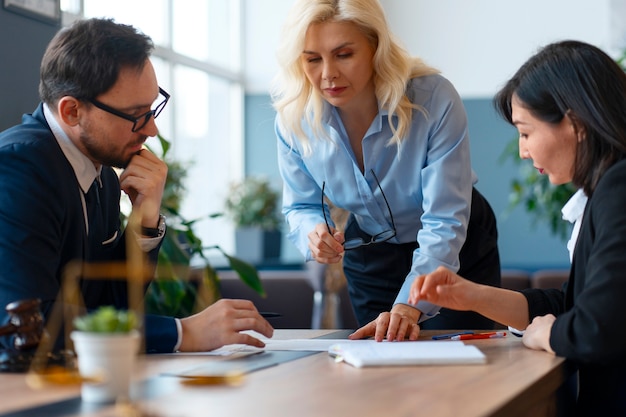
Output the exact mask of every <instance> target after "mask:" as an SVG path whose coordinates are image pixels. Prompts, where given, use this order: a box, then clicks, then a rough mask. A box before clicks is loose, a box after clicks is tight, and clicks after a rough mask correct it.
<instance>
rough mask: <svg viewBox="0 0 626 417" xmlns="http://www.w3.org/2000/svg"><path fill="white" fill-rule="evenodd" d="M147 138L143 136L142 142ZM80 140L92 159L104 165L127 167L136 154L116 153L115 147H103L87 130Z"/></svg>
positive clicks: (82, 133)
mask: <svg viewBox="0 0 626 417" xmlns="http://www.w3.org/2000/svg"><path fill="white" fill-rule="evenodd" d="M145 139H146V138H142V139H141V143H143V142H144V141H145ZM80 141H81V143H82V144H83V146H84V147H85V150H86V151H87V153H88V155H89V157H90V158H91V159H92V160H94V161H96V162H99V163H101V164H102V165H106V166H110V167H115V168H121V169H125V168H126V167H127V166H128V164H129V163H130V160H131V159H132V158H133V156H135V155H134V154H130V155H128V156H125V155H124V154H122V153H120V154H116V153H115V151H114V149H107V148H104V147H102V146H101V145H98V144H96V143H95V142H94V141H93V140H92V139H91V136H90V135H89V134H87V133H86V132H85V131H83V132H81V134H80Z"/></svg>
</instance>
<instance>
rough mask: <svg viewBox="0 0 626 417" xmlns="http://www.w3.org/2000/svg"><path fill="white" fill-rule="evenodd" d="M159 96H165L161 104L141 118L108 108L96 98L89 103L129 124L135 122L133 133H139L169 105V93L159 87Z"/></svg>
mask: <svg viewBox="0 0 626 417" xmlns="http://www.w3.org/2000/svg"><path fill="white" fill-rule="evenodd" d="M159 94H160V95H162V96H163V100H162V101H161V102H159V104H157V105H156V106H155V107H154V109H152V110H150V111H148V112H146V113H144V114H142V115H140V116H132V115H130V114H126V113H124V112H121V111H119V110H116V109H114V108H113V107H111V106H107V105H106V104H104V103H102V102H100V101H98V100H96V99H95V98H91V99H89V100H88V101H89V102H90V103H91V104H93V105H94V106H96V107H97V108H99V109H100V110H104V111H105V112H107V113H111V114H113V115H115V116H117V117H121V118H122V119H126V120H128V121H129V122H133V128H132V131H133V132H137V131H139V130H141V129H143V128H144V127H145V126H146V125H147V124H148V122H149V121H150V118H151V117H154V118H155V119H156V118H157V117H158V116H159V114H161V112H162V111H163V109H164V108H165V105H166V104H167V102H168V100H169V99H170V95H169V94H168V93H167V91H165V90H164V89H162V88H161V87H159Z"/></svg>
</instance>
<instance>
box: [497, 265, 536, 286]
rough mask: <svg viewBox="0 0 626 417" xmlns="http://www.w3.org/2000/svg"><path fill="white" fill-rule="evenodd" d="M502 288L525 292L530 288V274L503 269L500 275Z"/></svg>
mask: <svg viewBox="0 0 626 417" xmlns="http://www.w3.org/2000/svg"><path fill="white" fill-rule="evenodd" d="M501 276H502V283H501V286H502V288H506V289H508V290H517V291H521V290H525V289H526V288H530V272H528V271H524V270H522V269H503V270H502V273H501Z"/></svg>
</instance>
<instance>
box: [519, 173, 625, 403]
mask: <svg viewBox="0 0 626 417" xmlns="http://www.w3.org/2000/svg"><path fill="white" fill-rule="evenodd" d="M524 294H525V295H526V297H527V299H528V300H529V307H530V311H529V312H530V317H531V319H532V318H533V317H535V316H538V315H544V314H547V313H552V314H555V315H556V316H557V320H556V321H555V323H554V325H553V327H552V332H551V334H550V346H551V347H552V349H553V350H554V351H555V352H556V354H557V355H558V356H563V357H565V358H568V359H570V360H571V361H572V362H573V363H575V364H576V365H577V366H578V371H579V384H580V388H579V397H578V406H577V409H576V411H577V414H579V415H599V414H603V415H626V324H625V323H626V161H621V162H618V163H616V164H615V165H613V166H612V167H611V168H610V169H609V170H608V171H607V172H606V173H605V174H604V176H603V177H602V179H601V180H600V181H599V183H598V186H597V188H596V190H595V191H594V193H593V196H592V198H591V199H589V201H588V202H587V206H586V208H585V214H584V217H583V223H582V226H581V229H580V234H579V236H578V240H577V242H576V248H575V250H574V258H573V262H572V268H571V272H570V277H569V281H568V283H567V284H566V285H565V286H564V291H558V290H548V291H540V290H527V291H524Z"/></svg>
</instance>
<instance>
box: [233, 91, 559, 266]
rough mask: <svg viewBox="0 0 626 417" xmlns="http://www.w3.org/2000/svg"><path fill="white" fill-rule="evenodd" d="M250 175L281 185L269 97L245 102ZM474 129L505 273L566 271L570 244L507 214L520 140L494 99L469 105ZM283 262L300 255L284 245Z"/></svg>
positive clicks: (519, 215) (482, 185)
mask: <svg viewBox="0 0 626 417" xmlns="http://www.w3.org/2000/svg"><path fill="white" fill-rule="evenodd" d="M245 102H246V104H245V114H246V121H245V129H246V138H245V142H246V143H245V144H246V146H245V149H246V154H245V169H246V174H248V175H251V174H263V175H266V176H268V177H269V178H270V179H271V181H272V182H273V183H275V184H276V186H277V187H280V184H281V180H280V175H279V173H278V168H277V158H276V139H275V136H274V110H273V109H272V107H271V104H270V99H269V96H267V95H247V96H246V100H245ZM464 103H465V106H466V110H467V115H468V120H469V129H470V138H471V139H470V140H471V152H472V164H473V167H474V170H475V171H476V174H477V175H478V178H479V182H478V184H477V185H476V188H478V189H479V190H480V191H481V192H482V193H483V194H484V195H485V197H486V198H487V199H488V200H489V202H490V203H491V205H492V207H493V209H494V211H495V213H496V216H497V218H498V231H499V240H498V242H499V248H500V257H501V261H502V267H503V268H520V269H527V270H536V269H541V268H567V267H568V265H569V260H568V254H567V249H566V248H565V242H563V241H561V240H560V239H558V238H555V237H553V236H551V234H550V233H549V231H548V229H547V227H545V226H543V225H537V226H536V227H533V225H532V220H531V218H530V217H529V216H528V215H527V214H526V213H525V212H524V210H522V209H521V208H519V207H518V208H516V209H515V210H513V211H512V212H510V213H508V214H507V206H508V198H509V184H510V182H511V180H512V179H513V178H514V177H515V176H516V174H517V167H516V166H515V165H514V164H513V163H512V162H510V161H507V162H505V163H500V162H499V161H498V160H499V157H500V154H501V153H502V152H503V149H504V147H505V145H506V144H507V143H508V141H510V140H511V139H512V138H514V137H515V135H516V131H515V129H514V128H513V127H512V126H510V125H508V124H507V123H506V122H504V121H503V120H502V119H500V118H499V116H498V115H497V114H496V112H495V110H494V109H493V106H492V103H491V100H490V99H470V100H464ZM282 257H283V260H284V261H285V262H298V261H301V260H302V257H301V256H300V254H299V253H298V252H297V251H296V250H295V248H294V247H293V245H292V244H291V243H290V242H288V241H286V240H285V241H283V254H282Z"/></svg>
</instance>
